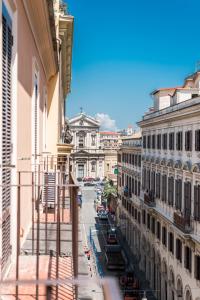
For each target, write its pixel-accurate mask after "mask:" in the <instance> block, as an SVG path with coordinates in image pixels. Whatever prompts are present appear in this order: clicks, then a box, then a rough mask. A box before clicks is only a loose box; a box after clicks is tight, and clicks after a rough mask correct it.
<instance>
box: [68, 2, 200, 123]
mask: <svg viewBox="0 0 200 300" xmlns="http://www.w3.org/2000/svg"><path fill="white" fill-rule="evenodd" d="M67 3H68V10H69V13H70V14H72V15H73V16H74V17H75V26H74V46H73V62H72V63H73V65H72V69H73V70H72V71H73V73H72V92H71V94H70V96H69V97H68V101H67V115H68V116H69V117H71V116H73V115H74V114H77V113H78V112H79V111H80V107H83V109H84V111H85V112H86V113H88V114H90V115H95V114H97V113H101V116H102V114H108V115H109V117H110V118H111V119H113V120H115V121H116V126H117V128H125V127H127V125H128V124H134V123H135V122H137V121H138V120H140V118H141V116H142V115H143V113H144V112H145V111H146V110H147V108H148V107H150V106H151V105H152V99H151V97H150V96H149V94H150V92H151V91H152V90H154V89H155V88H159V87H171V86H177V85H181V84H182V83H183V80H184V78H185V77H186V76H187V75H189V74H190V73H193V72H194V71H195V66H196V63H197V61H199V60H200V26H199V18H200V17H199V14H200V1H199V0H190V1H188V0H187V1H186V0H167V1H166V0H123V1H119V0H101V1H100V0H67ZM108 123H109V122H108ZM111 124H114V123H113V122H111ZM108 127H109V126H108ZM111 127H112V126H111Z"/></svg>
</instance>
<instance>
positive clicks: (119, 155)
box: [117, 154, 122, 163]
mask: <svg viewBox="0 0 200 300" xmlns="http://www.w3.org/2000/svg"><path fill="white" fill-rule="evenodd" d="M121 159H122V156H121V154H118V155H117V160H118V162H119V163H121V161H122V160H121Z"/></svg>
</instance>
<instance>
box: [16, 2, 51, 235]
mask: <svg viewBox="0 0 200 300" xmlns="http://www.w3.org/2000/svg"><path fill="white" fill-rule="evenodd" d="M17 15H18V23H17V26H18V31H17V35H18V37H17V39H18V50H17V56H18V74H17V78H18V91H17V92H18V101H17V116H18V118H17V158H24V157H25V158H30V160H28V161H20V160H18V161H17V162H16V163H17V166H18V171H20V170H24V171H30V170H31V169H32V170H33V167H31V163H34V160H33V157H32V155H33V140H32V137H33V117H34V116H33V105H34V104H33V102H34V74H37V76H38V88H39V89H38V146H39V148H38V154H39V153H41V152H42V151H43V111H44V96H45V93H44V92H45V89H46V87H47V80H46V77H45V73H44V69H43V65H42V62H41V59H40V55H39V53H38V49H37V47H36V44H35V40H34V36H33V33H32V30H31V27H30V23H29V21H28V18H27V15H26V12H25V9H24V6H23V4H22V1H17ZM37 162H38V160H37ZM21 180H22V183H23V182H24V183H29V184H30V183H31V174H23V175H22V178H21ZM21 207H23V210H22V212H21V227H22V235H23V237H24V236H26V234H27V231H28V229H29V227H30V225H31V216H32V208H31V207H32V191H31V188H24V189H22V194H21ZM24 211H26V214H24Z"/></svg>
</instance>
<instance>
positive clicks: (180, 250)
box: [176, 239, 182, 262]
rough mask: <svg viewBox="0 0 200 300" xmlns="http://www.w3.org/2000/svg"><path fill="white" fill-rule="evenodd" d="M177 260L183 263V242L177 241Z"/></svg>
mask: <svg viewBox="0 0 200 300" xmlns="http://www.w3.org/2000/svg"><path fill="white" fill-rule="evenodd" d="M176 259H178V260H179V261H180V262H182V242H181V240H179V239H176Z"/></svg>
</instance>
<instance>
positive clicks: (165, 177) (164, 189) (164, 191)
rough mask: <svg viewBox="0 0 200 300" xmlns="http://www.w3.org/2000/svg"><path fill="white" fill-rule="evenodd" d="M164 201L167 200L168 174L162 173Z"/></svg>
mask: <svg viewBox="0 0 200 300" xmlns="http://www.w3.org/2000/svg"><path fill="white" fill-rule="evenodd" d="M161 196H162V201H164V202H166V201H167V175H166V174H164V175H162V195H161Z"/></svg>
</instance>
